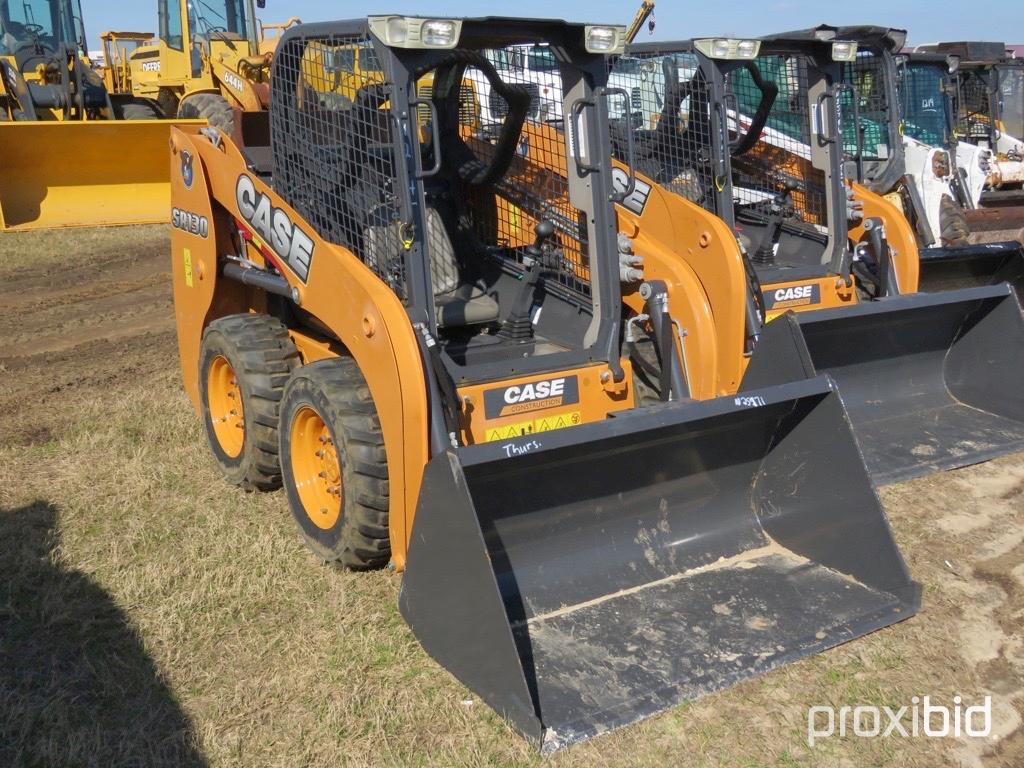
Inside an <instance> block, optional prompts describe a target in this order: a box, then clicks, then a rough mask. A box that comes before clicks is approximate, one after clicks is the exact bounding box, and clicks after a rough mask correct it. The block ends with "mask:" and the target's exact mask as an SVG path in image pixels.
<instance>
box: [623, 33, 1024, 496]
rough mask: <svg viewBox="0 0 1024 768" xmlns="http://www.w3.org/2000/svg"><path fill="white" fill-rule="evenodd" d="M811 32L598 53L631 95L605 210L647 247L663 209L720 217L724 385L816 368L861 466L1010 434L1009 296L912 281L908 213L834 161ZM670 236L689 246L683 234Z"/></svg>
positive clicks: (965, 457)
mask: <svg viewBox="0 0 1024 768" xmlns="http://www.w3.org/2000/svg"><path fill="white" fill-rule="evenodd" d="M819 32H820V30H810V31H802V32H796V33H786V34H782V35H777V36H771V37H768V38H764V39H762V40H758V41H744V50H746V51H747V53H748V55H747V56H746V57H745V58H742V57H738V56H736V55H734V54H733V53H719V52H717V50H716V48H715V46H714V41H711V40H697V41H684V42H679V43H672V42H667V43H650V44H643V45H637V46H631V47H629V48H628V50H627V55H626V56H625V57H624V58H622V59H619V60H613V61H612V63H611V74H610V79H612V80H614V81H615V82H616V83H617V84H618V83H621V84H622V87H623V90H625V91H627V92H631V93H636V94H639V96H640V98H639V100H638V99H636V98H632V99H631V100H630V103H629V106H628V107H627V108H621V107H620V108H619V109H618V110H616V109H610V114H609V130H610V132H611V137H612V145H613V150H614V156H615V157H616V159H617V160H618V161H619V162H621V163H622V164H623V165H622V168H623V169H624V168H625V166H626V165H628V163H626V158H627V155H628V154H629V153H630V152H632V157H633V162H632V167H633V169H634V170H635V171H636V172H637V179H638V180H637V184H638V185H640V188H641V191H640V193H634V194H633V195H632V196H630V197H629V198H627V199H626V200H624V201H623V202H622V203H620V210H619V212H620V221H625V222H629V221H630V220H631V219H632V220H634V221H635V222H636V223H635V224H633V225H632V226H634V227H635V228H636V231H637V232H638V233H641V234H638V235H637V236H636V241H637V242H641V241H643V242H644V248H648V249H649V248H651V247H652V246H654V244H652V243H651V242H650V241H649V240H646V239H645V238H643V235H642V233H644V232H645V231H646V232H648V233H651V234H652V236H653V239H654V240H655V241H656V242H657V243H660V244H662V247H663V248H664V247H665V245H671V244H672V243H673V241H672V240H670V239H668V238H669V237H671V234H670V232H669V231H667V230H662V231H658V230H657V229H656V228H657V227H658V226H659V221H660V220H661V219H663V218H664V219H668V220H671V221H685V220H687V219H688V218H689V219H690V220H691V221H694V222H695V226H696V227H697V230H696V231H698V232H699V231H701V230H702V229H703V230H704V231H707V232H709V233H710V231H711V230H710V228H709V227H708V226H707V225H703V226H702V225H701V224H700V223H699V221H700V216H701V214H703V217H704V218H705V219H706V220H714V221H717V222H719V223H721V224H724V228H725V229H726V230H727V231H728V232H729V235H731V237H728V236H724V237H723V238H722V241H721V243H722V244H721V246H720V247H721V250H723V251H728V252H730V255H729V258H730V259H731V260H733V261H734V262H736V263H738V264H741V265H745V266H746V273H747V276H748V280H749V282H750V284H751V285H752V290H751V294H752V296H754V297H755V299H756V301H755V302H754V304H755V306H753V307H751V308H749V309H748V314H747V318H748V319H747V322H746V333H747V337H748V351H749V353H750V358H749V367H748V368H745V369H744V373H743V376H744V378H743V384H742V386H743V387H749V386H753V385H755V384H758V385H764V384H768V383H780V382H782V381H792V380H797V379H800V378H802V377H804V376H809V375H814V374H817V373H828V374H829V375H830V376H832V378H833V379H834V380H835V382H836V384H837V386H838V387H839V390H840V392H841V393H842V396H843V399H844V401H845V403H846V405H847V408H848V412H849V415H850V419H851V422H852V425H853V429H854V432H855V434H856V435H857V438H858V441H859V443H860V447H861V449H862V451H863V452H864V456H865V461H866V463H867V466H868V469H869V471H870V473H871V476H872V478H873V479H874V480H875V481H876V482H878V483H887V482H893V481H898V480H905V479H908V478H911V477H915V476H919V475H922V474H928V473H931V472H935V471H939V470H944V469H950V468H953V467H959V466H964V465H968V464H972V463H976V462H979V461H985V460H988V459H990V458H992V457H994V456H999V455H1002V454H1005V453H1009V452H1013V451H1016V450H1020V449H1021V448H1022V447H1024V397H1022V396H1021V395H1018V394H1017V392H1018V391H1020V387H1021V386H1022V385H1024V367H1022V363H1021V360H1022V355H1021V352H1024V346H1021V345H1022V344H1024V324H1022V323H1024V320H1022V316H1021V308H1020V304H1019V300H1018V299H1017V297H1016V296H1015V295H1014V293H1013V291H1012V290H1011V289H1010V288H1008V287H1007V286H1006V284H997V285H991V286H982V287H975V288H963V289H959V290H950V291H945V292H942V293H938V294H934V295H925V294H922V293H919V292H918V291H919V287H918V286H919V280H920V271H921V268H922V265H921V263H920V259H919V256H918V247H917V242H916V239H915V237H914V233H913V230H912V229H911V227H910V225H909V223H908V222H907V220H906V219H905V218H904V216H903V215H902V214H901V213H900V211H899V210H898V209H897V208H896V207H895V206H894V205H893V204H892V203H891V202H890V201H889V200H887V199H885V198H884V197H882V196H880V195H878V194H875V193H874V192H871V191H870V190H869V189H867V188H866V187H865V186H864V185H862V184H859V183H855V182H851V181H850V180H849V179H848V178H847V176H846V171H847V164H846V163H845V162H844V161H845V158H844V151H843V148H844V146H846V144H848V143H849V142H848V141H845V140H844V133H843V130H844V127H845V126H846V125H847V124H848V123H849V121H848V120H847V119H846V117H845V115H846V111H844V108H845V109H846V110H847V111H848V110H849V109H850V107H849V106H848V101H849V98H850V94H849V89H848V86H847V85H846V84H844V81H843V72H844V70H843V67H844V66H845V65H846V63H845V62H843V61H838V60H833V50H834V49H833V42H835V40H834V39H833V38H832V37H828V38H827V39H825V38H821V37H820V34H819ZM840 42H842V41H840ZM748 43H749V45H748ZM836 50H838V49H836ZM716 57H717V58H716ZM844 105H845V106H844ZM634 110H635V112H634ZM648 113H650V114H651V115H653V118H652V117H650V116H649V115H648ZM652 120H653V125H654V127H653V128H648V127H647V126H648V125H650V124H651V123H652ZM631 148H632V150H631ZM623 175H625V172H623ZM651 190H656V191H660V192H662V193H664V197H662V196H660V195H659V196H656V195H654V194H653V192H652V191H651ZM655 200H657V202H658V207H657V208H653V209H652V201H655ZM659 209H660V210H659ZM629 226H630V225H627V226H626V228H625V230H624V231H626V232H627V233H629V232H630V229H629ZM655 233H656V234H655ZM644 248H638V252H642V253H645V255H646V252H645V251H644ZM676 251H677V254H678V258H680V259H681V260H684V261H688V260H690V259H692V256H691V253H692V252H693V250H692V248H690V247H688V246H687V244H686V243H685V242H682V243H680V247H678V248H676ZM1006 381H1010V382H1013V383H1012V384H1010V385H1009V388H1008V389H1007V388H1006V387H1004V382H1006Z"/></svg>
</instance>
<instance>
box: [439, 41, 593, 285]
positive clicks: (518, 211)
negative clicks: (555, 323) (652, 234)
mask: <svg viewBox="0 0 1024 768" xmlns="http://www.w3.org/2000/svg"><path fill="white" fill-rule="evenodd" d="M485 54H486V58H487V60H488V61H490V62H491V63H492V65H493V66H494V70H493V75H492V76H491V77H488V74H486V73H485V72H483V71H482V70H481V69H480V68H479V67H470V68H468V69H467V70H466V72H465V74H464V76H463V77H464V80H465V81H466V82H468V83H471V84H472V87H473V89H474V91H475V92H476V94H477V98H478V101H479V104H480V113H479V114H480V117H479V125H473V124H472V122H471V121H467V120H461V121H460V122H461V124H460V126H459V134H460V135H461V136H462V138H463V140H464V142H465V145H466V147H468V148H469V150H470V156H469V157H467V158H466V160H465V161H464V162H463V163H462V166H463V169H465V168H466V167H467V166H468V167H473V166H477V167H480V168H481V169H487V168H492V167H495V166H497V167H498V168H501V167H503V166H505V165H506V164H507V168H505V169H504V172H502V173H500V174H498V175H497V176H495V177H494V178H493V179H489V180H488V181H487V183H479V181H480V180H479V178H473V175H472V173H470V174H467V173H466V172H465V170H463V171H461V172H460V173H461V175H462V177H463V179H464V188H463V190H462V192H461V196H462V197H464V199H466V200H467V201H468V202H469V204H470V205H469V211H468V213H469V216H468V217H466V218H468V223H469V225H470V227H471V228H472V230H473V233H474V235H475V238H476V239H477V240H478V241H480V242H482V243H485V244H487V245H490V246H498V247H503V248H521V247H523V246H527V245H530V244H532V243H533V242H534V240H535V234H534V228H535V227H536V225H537V223H538V222H539V221H541V220H542V219H549V220H551V221H552V222H553V223H554V225H555V233H556V234H555V240H556V241H557V244H558V245H559V246H560V248H561V252H562V254H561V255H562V258H561V260H560V267H559V268H558V269H557V270H556V274H555V275H552V276H549V278H548V281H549V282H550V281H551V280H552V278H553V279H554V282H556V283H557V284H559V285H561V286H562V287H563V288H564V289H566V290H568V291H569V292H571V293H573V294H575V295H577V296H578V297H581V298H584V299H587V300H588V301H589V297H590V258H589V253H588V245H587V225H586V216H585V214H583V212H581V211H580V210H578V209H577V208H575V207H574V206H573V205H572V204H571V203H570V201H569V189H568V184H567V179H568V173H569V169H568V163H567V162H566V150H565V137H564V134H563V129H562V122H561V119H562V102H563V93H562V76H561V73H560V71H559V69H558V64H557V62H556V61H555V59H554V54H553V53H552V52H551V51H550V50H549V49H548V48H547V47H546V46H510V47H508V48H503V49H498V50H490V51H486V52H485ZM495 78H496V81H497V82H495V81H494V79H495ZM510 150H511V151H512V152H513V155H512V157H511V160H510V161H509V159H508V157H503V156H502V155H503V154H507V153H508V152H509V151H510ZM467 176H468V179H467ZM510 257H511V258H515V259H517V260H521V258H522V254H521V253H519V254H516V253H511V254H510Z"/></svg>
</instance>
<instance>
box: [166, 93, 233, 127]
mask: <svg viewBox="0 0 1024 768" xmlns="http://www.w3.org/2000/svg"><path fill="white" fill-rule="evenodd" d="M178 117H180V118H182V119H185V120H196V119H201V120H206V122H207V123H209V124H210V125H212V126H213V127H214V128H219V129H220V130H221V131H223V132H224V133H225V134H227V135H228V136H230V135H231V134H232V132H233V131H234V130H235V113H234V112H233V111H232V110H231V105H230V104H228V101H227V99H225V98H224V97H223V96H221V95H219V94H216V93H197V94H195V95H194V96H187V97H185V98H184V99H182V101H181V103H180V104H178Z"/></svg>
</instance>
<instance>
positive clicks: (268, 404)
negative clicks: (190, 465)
mask: <svg viewBox="0 0 1024 768" xmlns="http://www.w3.org/2000/svg"><path fill="white" fill-rule="evenodd" d="M298 365H299V353H298V351H297V350H296V349H295V344H294V343H292V340H291V338H290V337H289V336H288V329H287V328H285V326H284V325H283V324H282V323H281V322H280V321H279V320H277V319H276V318H273V317H270V316H268V315H254V314H246V315H228V316H227V317H222V318H219V319H217V320H214V321H213V322H212V323H210V325H209V326H208V327H207V329H206V331H205V332H204V333H203V341H202V344H201V345H200V347H199V399H200V403H201V407H202V416H203V425H204V426H205V428H206V437H207V439H208V440H209V441H210V447H211V448H212V450H213V455H214V458H216V460H217V464H218V465H219V466H220V469H221V472H223V474H224V477H226V478H227V479H228V480H229V481H230V482H232V483H234V484H235V485H238V486H240V487H241V488H244V489H246V490H260V491H271V490H274V489H276V488H280V487H281V462H280V461H279V459H278V453H277V451H278V441H277V425H278V420H279V418H278V417H279V406H280V403H281V396H282V394H283V393H284V388H285V384H287V383H288V377H289V375H290V374H291V371H292V369H293V368H295V367H297V366H298Z"/></svg>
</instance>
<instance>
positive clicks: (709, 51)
mask: <svg viewBox="0 0 1024 768" xmlns="http://www.w3.org/2000/svg"><path fill="white" fill-rule="evenodd" d="M693 45H694V47H696V49H697V50H698V51H700V52H701V53H703V54H704V55H705V56H707V57H708V58H709V59H745V60H750V59H756V58H757V54H759V53H760V52H761V41H760V40H738V39H736V38H731V37H729V38H726V37H717V38H707V39H704V40H694V41H693Z"/></svg>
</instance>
